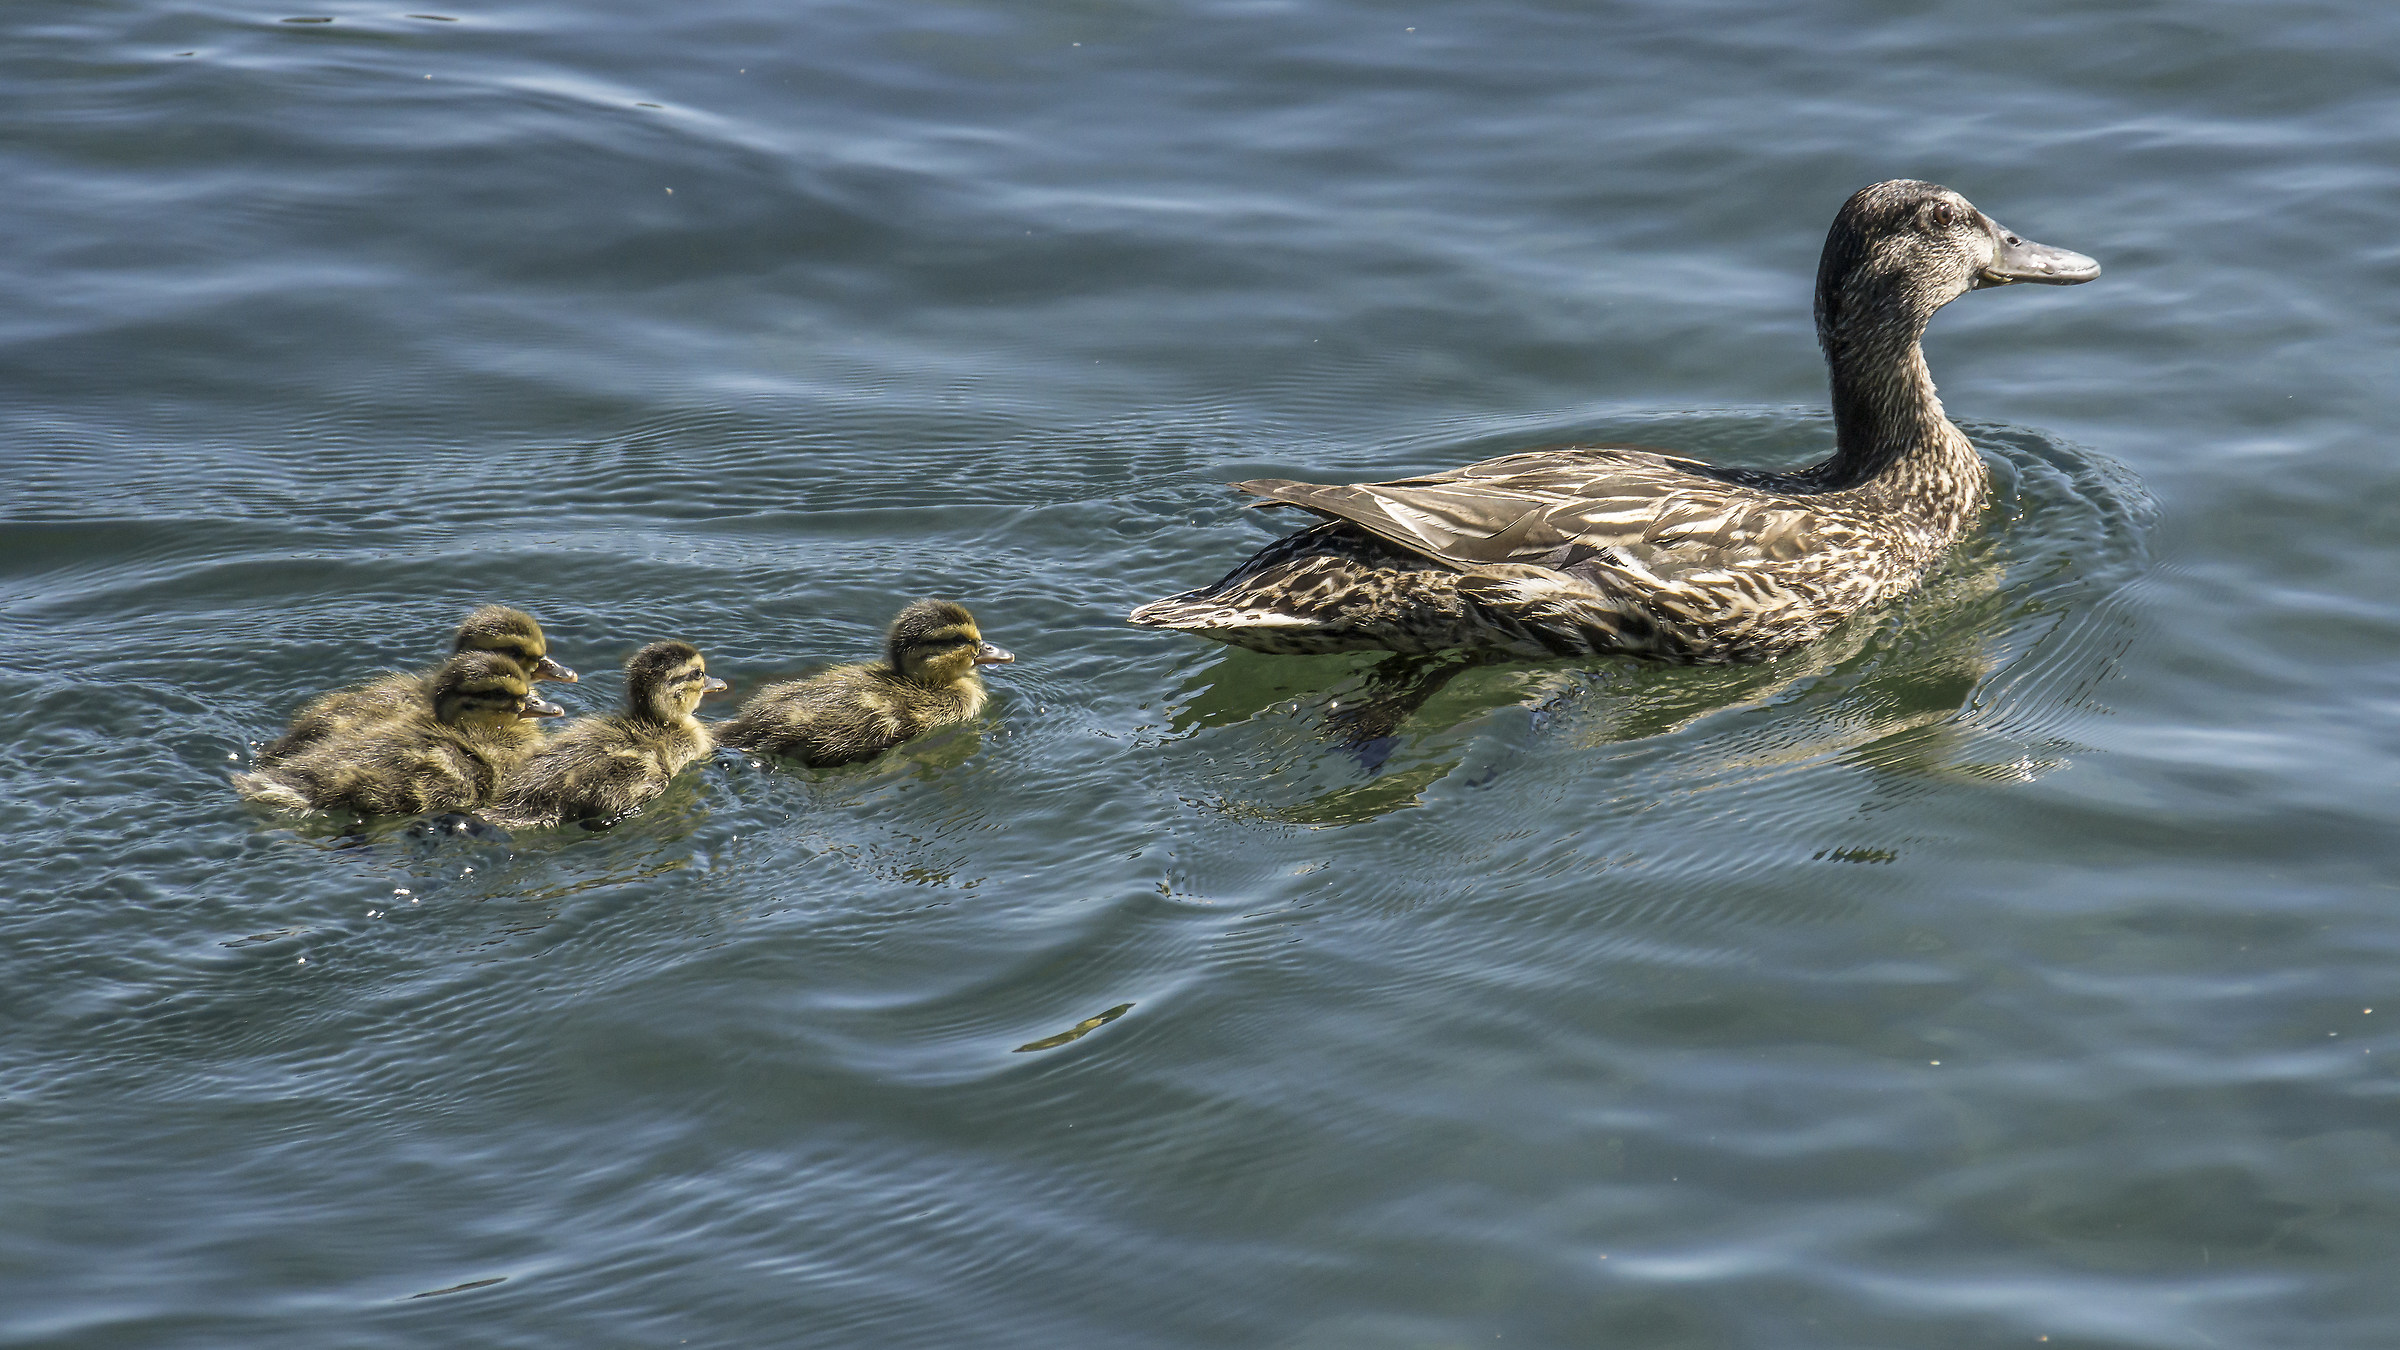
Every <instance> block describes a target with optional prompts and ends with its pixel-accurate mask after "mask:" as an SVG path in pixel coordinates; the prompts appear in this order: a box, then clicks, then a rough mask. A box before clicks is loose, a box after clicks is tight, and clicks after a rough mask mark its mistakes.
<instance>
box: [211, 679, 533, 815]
mask: <svg viewBox="0 0 2400 1350" xmlns="http://www.w3.org/2000/svg"><path fill="white" fill-rule="evenodd" d="M429 685H430V688H429V690H428V693H427V696H426V700H425V702H424V703H423V704H422V705H421V706H419V707H416V708H413V709H408V710H405V711H404V712H402V713H401V715H399V716H397V717H393V718H388V719H382V720H377V721H374V722H369V723H363V724H351V725H346V726H342V727H337V728H333V729H330V730H328V731H327V732H326V733H325V734H324V735H323V736H321V737H320V738H319V739H318V740H317V741H316V742H315V743H314V744H312V745H310V746H308V747H306V748H305V749H303V750H301V751H299V752H298V753H296V754H293V755H290V756H288V757H286V758H284V759H282V760H279V761H277V762H276V763H274V764H272V765H268V766H266V767H263V768H261V769H259V770H257V771H256V772H253V773H241V774H235V775H234V776H233V785H234V787H235V788H236V789H237V790H239V791H240V792H241V794H242V795H243V796H244V797H247V798H249V799H250V800H251V801H254V802H259V803H262V804H264V805H268V806H280V807H285V808H288V809H291V810H295V811H356V812H359V813H361V814H362V815H370V816H415V815H424V814H426V813H428V812H434V811H463V810H466V809H467V808H469V807H472V806H474V805H475V804H476V803H478V802H480V801H482V800H484V799H485V798H486V797H488V796H490V795H491V793H492V789H493V788H494V787H495V786H497V785H498V783H499V781H500V778H501V775H502V774H503V773H504V772H505V771H506V770H507V769H509V768H510V767H512V766H513V765H515V764H516V763H517V762H518V761H520V760H522V759H524V758H525V756H526V755H528V754H530V753H532V751H533V750H534V749H535V748H536V747H537V746H539V745H540V744H541V733H540V732H539V731H538V730H536V729H535V728H534V726H533V725H532V724H531V722H530V721H529V720H528V719H531V718H537V717H556V716H558V715H559V714H560V713H562V712H564V711H565V709H563V708H560V707H559V706H558V705H557V704H555V703H549V702H545V701H543V700H542V699H538V698H535V697H534V696H533V691H532V689H531V687H530V686H529V685H528V684H527V683H526V680H525V672H524V667H522V666H520V665H518V664H517V663H516V662H515V661H513V660H511V659H509V658H508V657H506V656H502V655H500V654H499V653H497V652H461V653H459V654H458V655H456V656H453V657H451V658H450V659H449V660H448V661H446V662H444V663H443V664H442V666H441V668H440V669H439V670H437V671H435V672H434V673H433V675H432V677H431V680H430V681H429Z"/></svg>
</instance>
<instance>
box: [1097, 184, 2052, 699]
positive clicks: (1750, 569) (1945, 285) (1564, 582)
mask: <svg viewBox="0 0 2400 1350" xmlns="http://www.w3.org/2000/svg"><path fill="white" fill-rule="evenodd" d="M2098 275H2100V264H2098V263H2096V262H2094V261H2092V260H2091V259H2089V258H2086V257H2084V256H2083V255H2081V254H2079V253H2070V252H2068V251H2067V250H2065V249H2061V248H2051V247H2049V246H2047V245H2044V244H2037V243H2034V242H2032V241H2031V240H2028V239H2023V238H2019V237H2018V236H2017V235H2015V234H2013V233H2011V232H2010V231H2008V230H2007V229H2005V228H2003V227H2002V226H2001V225H2000V224H1999V223H1998V222H1996V221H1994V220H1993V219H1992V218H1991V217H1990V216H1987V215H1985V214H1984V213H1983V212H1981V211H1978V210H1976V209H1975V206H1974V204H1973V203H1971V202H1969V201H1968V200H1967V199H1966V198H1964V197H1961V196H1960V195H1958V194H1957V193H1955V192H1952V191H1951V190H1950V189H1948V188H1945V187H1939V186H1936V185H1935V184H1932V183H1919V182H1912V181H1908V180H1904V179H1895V180H1893V181H1891V182H1885V183H1876V184H1873V185H1872V186H1869V187H1865V188H1861V189H1860V190H1859V191H1858V192H1857V193H1855V194H1854V195H1852V197H1851V198H1850V200H1849V201H1848V202H1846V203H1845V204H1844V205H1843V206H1842V209H1841V211H1840V213H1839V214H1837V215H1836V216H1835V218H1834V222H1833V228H1832V230H1831V231H1829V232H1828V233H1827V235H1826V238H1825V251H1824V254H1823V256H1822V258H1821V260H1820V261H1819V263H1818V267H1817V297H1816V319H1817V341H1818V343H1819V345H1821V346H1822V347H1823V348H1824V351H1825V361H1826V365H1827V367H1828V368H1829V369H1830V371H1831V373H1832V383H1833V423H1834V451H1833V454H1832V455H1831V456H1830V457H1828V458H1826V459H1825V460H1824V461H1822V462H1820V463H1818V464H1816V465H1813V466H1811V467H1809V468H1805V469H1801V470H1798V471H1796V472H1792V473H1779V472H1771V471H1767V470H1762V469H1742V468H1725V467H1719V466H1716V465H1711V464H1705V463H1702V462H1701V461H1699V460H1696V459H1689V458H1686V457H1684V456H1681V455H1675V454H1667V453H1662V452H1659V451H1653V450H1645V449H1641V448H1639V447H1635V446H1618V445H1595V446H1570V447H1566V448H1563V449H1556V450H1533V451H1527V452H1524V453H1521V454H1513V455H1504V456H1502V457H1500V458H1498V459H1491V460H1485V461H1483V462H1482V463H1480V464H1470V465H1468V466H1466V467H1465V468H1460V469H1448V470H1444V471H1442V472H1440V473H1432V474H1427V475H1425V476H1423V477H1421V478H1410V479H1404V480H1402V481H1399V482H1392V483H1359V484H1350V485H1346V486H1333V485H1324V484H1314V483H1299V482H1293V481H1290V480H1286V479H1278V478H1263V479H1258V480H1255V481H1252V482H1247V483H1236V484H1234V485H1233V486H1234V488H1235V490H1236V491H1240V492H1247V493H1249V494H1251V495H1252V496H1255V497H1259V498H1261V499H1263V500H1261V501H1259V502H1257V503H1254V504H1255V505H1259V506H1270V507H1272V506H1287V507H1296V508H1298V509H1300V510H1303V511H1306V512H1309V513H1311V514H1313V515H1315V516H1316V517H1317V518H1318V521H1317V523H1315V524H1312V525H1310V526H1309V527H1308V528H1306V529H1304V530H1301V531H1300V532H1298V533H1296V534H1291V535H1286V536H1285V537H1283V538H1282V539H1279V540H1277V541H1276V542H1274V543H1272V544H1269V545H1267V546H1266V547H1265V548H1264V549H1261V550H1259V552H1258V553H1257V554H1256V555H1255V556H1253V557H1252V558H1251V559H1250V560H1249V561H1247V562H1245V563H1243V564H1241V565H1240V566H1238V567H1236V568H1234V569H1233V571H1231V572H1229V573H1227V574H1226V575H1225V577H1224V578H1223V579H1222V580H1220V581H1218V582H1216V583H1215V584H1214V585H1211V586H1203V587H1201V588H1200V589H1198V590H1193V591H1187V592H1185V593H1183V594H1181V595H1172V596H1168V597H1167V598H1165V599H1163V600H1154V601H1152V602H1150V603H1149V604H1147V605H1144V606H1142V607H1141V608H1139V609H1137V610H1135V611H1133V613H1132V614H1131V615H1130V616H1128V617H1129V619H1130V621H1131V622H1133V623H1136V624H1140V625H1143V626H1145V627H1150V628H1167V629H1174V630H1176V631H1179V632H1185V633H1191V634H1194V635H1196V636H1199V637H1205V638H1213V639H1215V640H1216V641H1219V642H1227V643H1231V644H1233V645H1235V646H1238V647H1248V648H1251V649H1253V650H1255V651H1262V652H1343V651H1372V650H1383V651H1391V652H1400V653H1406V654H1417V655H1423V654H1431V653H1436V652H1442V651H1451V650H1458V651H1467V652H1475V653H1483V654H1487V655H1491V656H1498V657H1515V658H1530V659H1534V660H1543V659H1548V658H1553V657H1567V656H1587V655H1588V656H1599V655H1616V654H1622V655H1629V656H1640V657H1648V658H1651V659H1653V660H1658V661H1665V662H1676V663H1710V664H1715V663H1728V662H1745V661H1762V660H1765V659H1767V658H1769V657H1771V656H1774V655H1777V654H1779V653H1781V652H1786V651H1790V650H1792V649H1794V648H1796V647H1799V646H1802V645H1804V644H1807V643H1810V642H1814V641H1816V640H1817V639H1818V638H1819V637H1822V636H1823V635H1824V634H1825V633H1826V632H1828V631H1829V630H1830V629H1832V627H1833V626H1834V625H1835V624H1836V623H1839V622H1840V621H1841V620H1842V619H1844V618H1846V617H1847V616H1849V615H1850V614H1852V613H1854V612H1856V611H1857V610H1859V609H1862V608H1864V607H1866V606H1868V605H1871V604H1874V603H1876V602H1878V601H1881V600H1884V599H1887V598H1889V597H1891V596H1895V595H1899V594H1902V593H1904V592H1906V591H1908V590H1910V589H1911V588H1913V587H1914V586H1915V585H1916V584H1917V580H1918V578H1919V577H1921V576H1923V575H1924V573H1925V571H1926V569H1927V568H1929V567H1931V566H1932V565H1933V563H1934V561H1935V560H1936V559H1938V558H1939V557H1941V555H1942V554H1943V553H1945V552H1946V551H1948V549H1949V547H1950V545H1951V543H1952V542H1953V541H1955V540H1956V539H1957V538H1958V536H1959V534H1960V532H1961V531H1962V530H1964V529H1965V528H1966V526H1967V523H1968V522H1969V521H1971V520H1973V519H1974V517H1975V514H1976V512H1977V510H1978V509H1979V508H1980V507H1981V506H1982V503H1983V495H1984V470H1983V461H1982V460H1981V459H1979V458H1978V457H1977V456H1976V453H1975V447H1974V446H1973V445H1972V444H1970V443H1969V442H1968V440H1967V438H1966V437H1965V436H1964V435H1962V434H1961V433H1960V432H1959V430H1958V428H1957V427H1955V426H1952V425H1951V424H1950V420H1949V418H1948V417H1947V416H1945V415H1944V414H1943V411H1942V404H1941V400H1940V399H1939V398H1936V397H1935V396H1934V389H1933V377H1932V375H1931V374H1930V373H1929V372H1928V371H1927V370H1926V368H1925V356H1924V352H1923V351H1922V350H1921V349H1920V348H1919V346H1918V340H1919V339H1920V338H1921V337H1922V336H1923V334H1924V332H1925V326H1926V324H1927V322H1928V321H1930V320H1931V319H1932V318H1933V314H1934V311H1936V310H1938V309H1940V308H1941V307H1942V306H1944V305H1946V304H1949V303H1950V302H1951V301H1953V300H1955V299H1957V298H1958V297H1960V296H1962V295H1964V294H1966V293H1967V292H1968V291H1975V290H1983V289H1985V288H1986V287H1992V286H2006V285H2009V284H2012V283H2015V282H2034V283H2037V284H2040V285H2046V286H2072V285H2076V284H2078V283H2081V282H2085V281H2089V280H2091V279H2092V278H2094V277H2096V276H2098Z"/></svg>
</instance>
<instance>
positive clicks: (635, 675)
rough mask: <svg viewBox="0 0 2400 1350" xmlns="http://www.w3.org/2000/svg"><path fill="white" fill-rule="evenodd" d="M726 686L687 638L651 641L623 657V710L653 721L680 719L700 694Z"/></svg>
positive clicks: (697, 703) (727, 687) (692, 706)
mask: <svg viewBox="0 0 2400 1350" xmlns="http://www.w3.org/2000/svg"><path fill="white" fill-rule="evenodd" d="M730 688H732V686H731V685H729V684H727V683H725V682H724V681H723V680H720V679H717V678H716V677H714V676H712V675H710V674H709V673H708V662H706V661H704V660H702V659H701V658H700V649H699V648H698V647H695V646H693V645H692V644H690V643H688V642H653V643H651V644H650V645H649V646H647V647H644V648H642V649H641V650H640V651H638V652H635V653H634V654H633V655H632V656H630V657H628V658H626V661H625V711H626V712H628V713H631V714H632V715H633V716H635V717H644V718H648V719H650V720H651V721H654V722H680V721H682V720H683V719H684V718H686V717H689V716H691V715H692V710H693V709H694V708H697V707H699V706H700V696H701V695H703V694H708V693H713V692H715V691H717V690H719V689H730Z"/></svg>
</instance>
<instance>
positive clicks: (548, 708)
mask: <svg viewBox="0 0 2400 1350" xmlns="http://www.w3.org/2000/svg"><path fill="white" fill-rule="evenodd" d="M431 694H432V699H433V715H434V717H435V718H437V719H438V720H440V721H442V722H446V723H456V722H459V721H461V720H470V719H471V720H486V721H499V720H502V719H507V718H516V717H550V716H556V715H557V714H558V712H559V711H560V709H559V707H558V705H557V704H555V703H545V702H543V701H542V700H540V699H537V698H534V697H533V691H532V687H531V686H530V685H528V684H527V683H526V681H525V670H524V667H522V666H519V665H518V664H517V663H516V662H515V661H512V660H510V659H509V658H508V657H506V656H503V655H501V654H500V653H498V652H460V653H459V654H458V655H456V656H453V657H451V658H450V659H449V660H448V661H445V662H443V663H442V668H441V669H440V670H437V671H435V672H434V675H433V688H432V690H431Z"/></svg>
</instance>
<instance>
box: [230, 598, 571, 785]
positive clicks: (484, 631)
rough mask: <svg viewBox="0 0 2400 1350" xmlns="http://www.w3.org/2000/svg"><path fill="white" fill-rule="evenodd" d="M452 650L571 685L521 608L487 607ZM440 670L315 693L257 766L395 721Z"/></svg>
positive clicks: (417, 704)
mask: <svg viewBox="0 0 2400 1350" xmlns="http://www.w3.org/2000/svg"><path fill="white" fill-rule="evenodd" d="M451 650H452V651H453V652H490V653H492V654H493V655H496V656H501V657H505V658H507V659H508V660H509V661H510V662H512V663H514V664H515V665H516V666H517V668H518V670H519V672H520V673H521V674H523V675H524V677H525V678H526V679H528V680H567V681H570V682H571V681H573V680H574V678H575V672H574V671H572V670H569V669H567V668H566V667H565V666H562V665H560V664H559V663H558V662H556V661H554V660H552V659H551V658H550V643H549V639H547V638H546V637H544V636H543V635H542V626H541V624H539V623H538V622H536V621H535V620H534V617H533V616H532V615H530V614H528V613H526V612H525V611H523V610H521V609H510V608H509V607H508V606H506V605H485V606H483V607H482V608H480V609H478V610H476V611H475V612H474V613H472V614H469V615H468V616H467V617H466V618H465V620H463V621H462V622H461V623H460V624H459V625H458V635H457V638H456V639H455V641H454V642H453V644H452V647H451ZM439 673H440V668H436V669H435V670H427V671H419V672H416V673H398V672H395V673H393V674H390V675H383V676H379V677H377V678H375V679H373V680H370V681H368V682H367V683H365V684H362V685H357V686H354V687H352V688H349V689H336V690H334V691H333V692H331V693H326V694H319V695H317V696H316V697H315V698H312V699H310V700H309V701H308V702H307V703H305V704H302V705H301V708H300V711H299V712H297V713H294V714H293V715H292V725H291V728H290V729H289V730H287V731H285V732H284V733H283V735H281V736H278V737H277V738H275V739H274V740H272V741H270V742H268V743H267V745H266V746H265V747H264V748H262V749H261V750H260V751H259V752H258V762H259V763H261V764H274V763H277V762H279V761H281V760H285V759H290V758H292V757H293V756H295V755H298V754H300V753H301V752H302V751H305V750H307V749H308V748H309V747H311V746H314V745H317V744H319V743H321V742H323V741H325V740H327V739H329V738H331V737H335V736H339V735H343V734H345V733H348V732H351V731H356V730H361V729H364V728H367V727H371V726H374V725H376V724H378V723H383V722H396V721H399V720H400V719H402V718H405V717H408V716H410V715H412V714H413V713H415V712H416V711H417V710H418V709H421V708H423V707H425V706H427V701H428V700H429V699H430V698H431V696H432V692H433V683H434V680H435V678H436V677H437V676H438V675H439Z"/></svg>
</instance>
